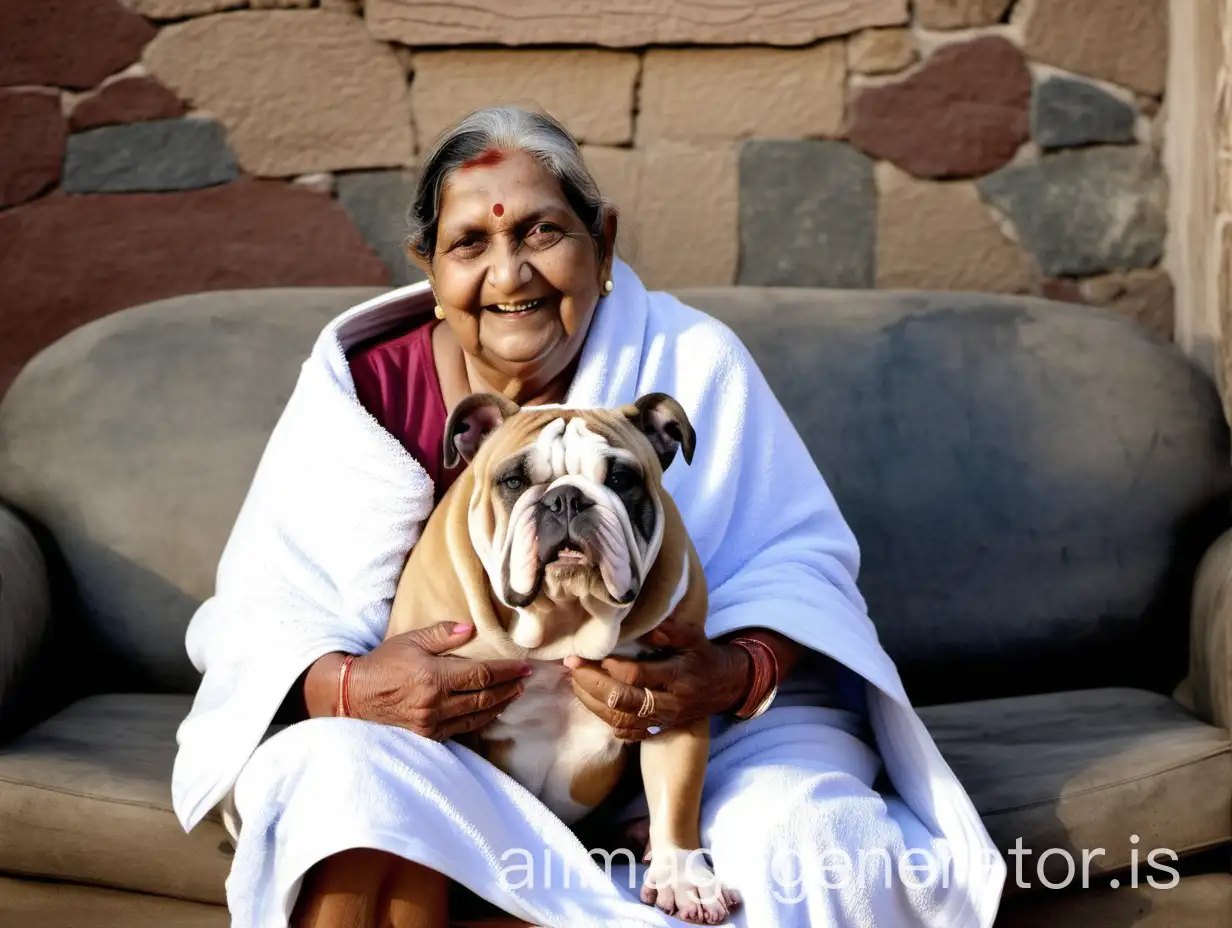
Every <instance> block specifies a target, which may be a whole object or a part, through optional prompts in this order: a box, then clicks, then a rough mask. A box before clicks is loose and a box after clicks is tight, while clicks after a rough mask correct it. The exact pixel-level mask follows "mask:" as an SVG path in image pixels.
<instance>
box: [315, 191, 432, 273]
mask: <svg viewBox="0 0 1232 928" xmlns="http://www.w3.org/2000/svg"><path fill="white" fill-rule="evenodd" d="M337 190H338V202H339V203H341V204H342V206H343V208H344V209H345V210H346V211H347V213H348V214H349V215H350V217H351V219H352V221H353V222H354V223H355V225H356V226H358V227H359V234H360V235H362V236H363V237H364V241H365V242H367V243H368V247H370V248H371V249H372V250H373V251H374V252H376V255H377V257H378V258H380V259H381V261H382V262H384V264H385V266H386V267H387V268H389V273H390V277H391V279H392V281H393V285H394V286H395V287H402V286H405V285H406V284H409V283H414V282H416V281H420V280H423V279H424V274H423V272H422V271H420V270H419V268H418V267H416V266H415V265H414V264H412V263H411V261H410V259H409V258H407V256H406V251H405V249H404V247H403V243H404V242H405V240H406V231H407V228H406V211H407V207H408V206H410V202H411V196H412V195H413V193H414V191H415V176H414V175H413V174H410V173H408V172H406V171H357V172H355V173H353V174H342V175H339V177H338V181H337Z"/></svg>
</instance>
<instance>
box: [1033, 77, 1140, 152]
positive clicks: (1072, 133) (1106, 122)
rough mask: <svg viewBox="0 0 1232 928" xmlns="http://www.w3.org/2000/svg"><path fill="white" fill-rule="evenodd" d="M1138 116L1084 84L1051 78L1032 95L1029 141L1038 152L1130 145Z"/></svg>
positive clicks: (1119, 101)
mask: <svg viewBox="0 0 1232 928" xmlns="http://www.w3.org/2000/svg"><path fill="white" fill-rule="evenodd" d="M1136 117H1137V113H1136V112H1135V111H1134V108H1133V107H1132V106H1130V105H1129V104H1128V103H1126V102H1125V101H1124V100H1118V99H1117V98H1116V97H1114V96H1112V95H1111V94H1109V93H1106V92H1105V91H1103V90H1101V89H1100V88H1099V87H1096V86H1095V85H1094V84H1091V83H1089V82H1087V81H1080V80H1075V79H1073V78H1069V77H1051V78H1049V79H1048V80H1046V81H1044V82H1042V83H1040V84H1037V85H1036V86H1035V90H1034V92H1033V93H1032V95H1031V138H1032V139H1034V140H1035V142H1036V143H1037V144H1038V145H1039V146H1040V147H1041V148H1073V147H1075V146H1078V145H1093V144H1096V143H1099V142H1105V143H1110V144H1132V143H1133V142H1134V138H1135V136H1134V121H1135V119H1136Z"/></svg>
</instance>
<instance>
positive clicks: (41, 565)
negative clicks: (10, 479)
mask: <svg viewBox="0 0 1232 928" xmlns="http://www.w3.org/2000/svg"><path fill="white" fill-rule="evenodd" d="M50 628H51V589H50V586H49V584H48V579H47V566H46V563H45V562H44V560H43V555H42V552H41V551H40V550H39V547H38V543H37V542H36V541H35V540H34V536H33V535H32V534H31V533H30V530H29V529H28V528H26V526H25V525H24V524H23V523H22V522H21V521H20V520H18V518H17V516H15V515H14V514H13V513H12V512H10V511H9V510H8V509H6V508H4V506H3V505H0V719H2V718H3V717H4V716H6V715H9V714H10V711H11V710H12V709H13V706H11V705H10V706H6V705H5V702H6V700H7V699H10V698H11V697H12V696H13V694H14V693H16V692H17V690H18V686H19V684H20V682H21V680H22V678H23V675H24V672H25V671H26V670H28V669H29V668H30V667H31V665H32V663H33V662H34V660H35V658H36V657H37V655H38V653H39V651H40V649H41V646H42V644H43V643H44V642H45V640H46V638H47V635H48V633H49V631H50Z"/></svg>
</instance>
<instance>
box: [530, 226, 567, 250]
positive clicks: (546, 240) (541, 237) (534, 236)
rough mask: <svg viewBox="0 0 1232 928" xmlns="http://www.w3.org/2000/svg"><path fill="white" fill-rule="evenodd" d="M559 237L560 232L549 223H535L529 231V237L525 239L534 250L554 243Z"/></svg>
mask: <svg viewBox="0 0 1232 928" xmlns="http://www.w3.org/2000/svg"><path fill="white" fill-rule="evenodd" d="M561 235H562V232H561V230H560V228H559V227H558V226H555V225H553V224H552V223H550V222H537V223H535V225H534V227H533V228H532V229H531V230H530V235H528V236H527V238H528V239H529V240H530V243H531V244H532V245H534V246H535V247H536V248H542V247H544V246H545V245H551V244H553V243H555V242H556V241H557V240H558V239H559V238H560V237H561Z"/></svg>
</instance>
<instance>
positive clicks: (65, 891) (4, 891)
mask: <svg viewBox="0 0 1232 928" xmlns="http://www.w3.org/2000/svg"><path fill="white" fill-rule="evenodd" d="M230 923H231V920H230V918H229V917H228V915H227V910H226V909H225V908H223V907H222V906H217V905H202V904H201V903H199V902H183V901H181V900H179V899H165V898H160V897H158V896H146V895H142V894H141V893H131V892H123V891H121V890H117V889H100V888H98V887H95V886H74V885H72V884H65V883H40V882H35V881H33V880H15V879H7V878H5V877H0V925H6V926H7V925H11V926H14V928H17V926H33V925H37V926H38V928H168V926H171V925H174V926H175V928H227V926H228V925H229V924H230Z"/></svg>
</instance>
